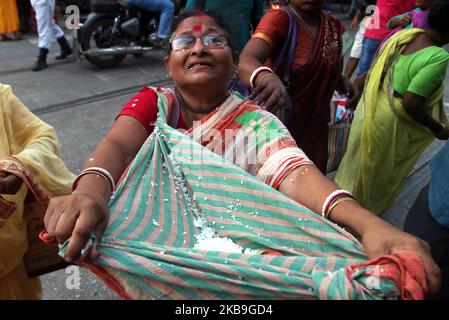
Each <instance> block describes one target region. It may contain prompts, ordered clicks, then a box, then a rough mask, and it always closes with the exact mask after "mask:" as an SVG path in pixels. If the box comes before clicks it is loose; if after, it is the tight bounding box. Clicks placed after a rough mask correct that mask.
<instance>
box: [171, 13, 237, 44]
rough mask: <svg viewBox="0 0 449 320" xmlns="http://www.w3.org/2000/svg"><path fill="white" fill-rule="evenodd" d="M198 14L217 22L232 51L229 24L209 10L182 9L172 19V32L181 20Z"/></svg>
mask: <svg viewBox="0 0 449 320" xmlns="http://www.w3.org/2000/svg"><path fill="white" fill-rule="evenodd" d="M200 15H206V16H208V17H210V18H212V19H213V20H214V21H215V22H216V23H217V25H218V26H219V27H220V28H221V29H223V31H224V32H225V36H226V38H227V39H228V42H229V47H230V48H231V51H232V52H234V40H233V39H232V36H231V32H230V29H229V26H228V25H227V24H226V22H224V20H223V19H222V18H221V17H220V16H219V15H217V14H216V13H214V12H211V11H207V10H188V11H184V12H183V13H181V14H180V15H179V16H178V17H177V18H176V19H175V20H174V21H173V25H172V32H175V31H176V29H177V28H178V27H179V25H180V24H181V22H183V21H184V20H185V19H187V18H191V17H195V16H200ZM168 49H169V50H171V46H169V48H168Z"/></svg>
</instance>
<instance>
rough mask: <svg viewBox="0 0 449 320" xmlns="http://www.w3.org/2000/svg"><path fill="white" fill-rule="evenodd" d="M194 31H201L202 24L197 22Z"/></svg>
mask: <svg viewBox="0 0 449 320" xmlns="http://www.w3.org/2000/svg"><path fill="white" fill-rule="evenodd" d="M193 31H194V32H200V31H201V26H200V25H199V24H196V25H194V26H193Z"/></svg>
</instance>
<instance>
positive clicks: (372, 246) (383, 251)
mask: <svg viewBox="0 0 449 320" xmlns="http://www.w3.org/2000/svg"><path fill="white" fill-rule="evenodd" d="M362 243H363V247H364V248H365V252H366V254H367V255H368V257H369V258H370V259H377V258H379V257H381V256H386V255H391V254H393V253H397V252H399V251H409V252H413V253H414V254H416V255H417V256H419V257H420V258H421V259H422V262H423V263H424V267H425V271H426V275H427V284H428V288H429V294H430V295H432V294H435V293H437V292H438V290H439V289H440V285H441V272H440V269H439V268H438V266H437V265H436V263H435V262H434V261H433V259H432V257H431V253H430V247H429V245H428V244H427V242H425V241H423V240H421V239H419V238H416V237H414V236H412V235H410V234H408V233H405V232H403V231H400V230H398V229H396V228H394V227H393V226H390V225H389V224H387V223H381V224H373V225H372V226H371V227H370V228H368V229H367V230H366V231H365V233H364V234H363V236H362Z"/></svg>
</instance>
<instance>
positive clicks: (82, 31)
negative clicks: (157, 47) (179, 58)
mask: <svg viewBox="0 0 449 320" xmlns="http://www.w3.org/2000/svg"><path fill="white" fill-rule="evenodd" d="M171 1H173V3H174V4H175V15H177V14H178V13H179V12H180V10H181V8H182V6H183V5H184V3H183V2H185V1H181V0H171ZM90 6H91V12H90V13H89V15H88V16H87V19H86V20H85V21H84V22H83V23H80V25H79V28H78V29H75V30H74V34H73V53H74V55H75V58H76V59H77V60H78V61H80V59H81V56H84V57H86V59H87V60H88V61H89V62H91V63H92V64H94V65H96V66H97V67H100V68H105V67H113V66H116V65H118V64H119V63H120V62H121V61H122V60H123V59H125V57H126V55H128V54H133V55H134V56H136V57H139V56H141V55H143V54H144V53H145V52H148V51H151V50H153V49H154V45H153V44H152V42H151V39H152V38H153V37H154V36H155V34H156V30H157V24H158V20H159V16H160V13H159V12H149V11H145V10H142V9H140V8H137V7H135V6H132V5H128V4H127V3H125V2H122V1H119V0H91V2H90Z"/></svg>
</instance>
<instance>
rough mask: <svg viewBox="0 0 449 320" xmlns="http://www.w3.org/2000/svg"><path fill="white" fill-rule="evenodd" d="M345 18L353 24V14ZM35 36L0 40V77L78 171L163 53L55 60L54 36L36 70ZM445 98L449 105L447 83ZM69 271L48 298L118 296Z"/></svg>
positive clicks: (414, 183) (389, 215)
mask: <svg viewBox="0 0 449 320" xmlns="http://www.w3.org/2000/svg"><path fill="white" fill-rule="evenodd" d="M344 22H345V25H346V26H348V25H349V21H348V20H346V21H344ZM67 35H68V36H70V32H68V33H67ZM36 40H37V39H36V37H34V36H31V35H25V37H24V40H22V41H11V42H6V43H5V42H2V43H0V82H2V83H5V84H10V85H11V86H12V87H13V90H14V92H15V94H16V95H17V96H18V97H19V98H20V99H21V100H22V102H24V104H25V105H26V106H27V107H28V108H29V109H31V110H32V111H33V112H35V113H36V114H37V115H38V116H39V117H40V118H41V119H43V120H44V121H46V122H48V123H49V124H51V125H53V126H54V127H55V128H56V131H57V133H58V136H59V139H60V142H61V144H62V158H63V160H64V161H65V163H66V165H67V167H68V168H69V169H70V170H71V171H72V172H74V173H78V172H79V171H80V169H81V167H82V163H83V161H84V159H85V158H86V157H87V155H88V153H89V152H91V151H92V150H93V148H94V146H95V145H96V144H97V143H98V142H99V140H100V139H101V138H102V137H103V136H104V134H105V133H106V132H107V130H108V128H109V127H110V126H111V125H112V123H113V121H114V118H115V116H116V115H117V113H118V112H119V110H120V109H121V108H122V106H123V105H124V103H125V102H126V101H128V99H130V97H131V96H132V95H133V94H135V93H136V92H137V91H138V90H139V89H140V88H141V87H142V86H144V85H148V84H157V83H160V82H165V81H167V74H166V72H165V68H164V67H163V54H162V52H160V51H154V52H150V53H146V54H145V55H144V56H142V57H140V58H135V57H133V56H128V57H127V58H126V59H125V60H124V61H123V62H122V63H121V64H120V65H119V66H117V67H115V68H112V69H98V68H97V67H95V66H93V65H92V64H90V63H89V62H88V61H86V60H85V59H82V61H81V63H80V64H78V63H76V62H75V60H74V59H73V58H69V59H67V60H66V61H62V62H58V61H56V60H55V59H54V57H55V55H56V54H57V53H58V51H59V49H58V47H57V44H56V43H55V42H54V43H53V46H52V48H51V50H50V54H49V58H48V63H49V68H48V69H46V70H43V71H41V72H36V73H34V72H31V71H30V68H31V65H32V64H33V62H34V61H35V59H36V55H37V48H36ZM446 80H447V82H446V83H448V84H449V79H446ZM445 101H446V106H447V109H449V104H448V103H447V102H448V101H449V88H448V86H446V100H445ZM440 147H441V142H436V143H434V144H433V145H432V146H431V148H430V149H429V150H428V152H426V154H425V155H424V156H423V158H422V159H421V160H420V162H419V163H418V164H417V166H416V168H415V170H414V174H413V175H411V176H410V178H409V181H408V183H407V186H406V188H405V189H404V191H403V193H402V194H401V196H400V197H399V199H398V201H397V202H396V205H395V206H394V207H393V208H392V209H390V210H388V211H387V212H386V213H385V214H384V216H383V217H384V218H385V219H387V220H388V221H390V222H392V223H393V224H395V225H396V226H399V227H401V226H402V223H403V221H404V217H405V214H406V212H407V210H408V208H409V207H410V205H411V204H412V202H413V201H414V199H415V197H416V195H417V192H418V191H419V190H420V188H421V187H422V186H423V185H424V183H425V181H427V180H428V172H427V168H426V164H427V162H428V160H429V159H430V158H431V156H432V155H433V154H434V153H435V151H436V150H438V149H439V148H440ZM67 276H68V274H66V273H65V270H60V271H57V272H53V273H51V274H48V275H46V276H44V277H42V281H43V285H44V299H89V300H92V299H117V296H116V295H115V293H113V292H112V291H111V290H109V289H108V288H106V287H105V286H104V285H103V284H102V282H101V281H100V280H99V279H98V278H96V277H95V276H94V275H92V274H91V273H89V272H87V271H85V270H81V283H80V288H79V289H67V287H66V279H67Z"/></svg>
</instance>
